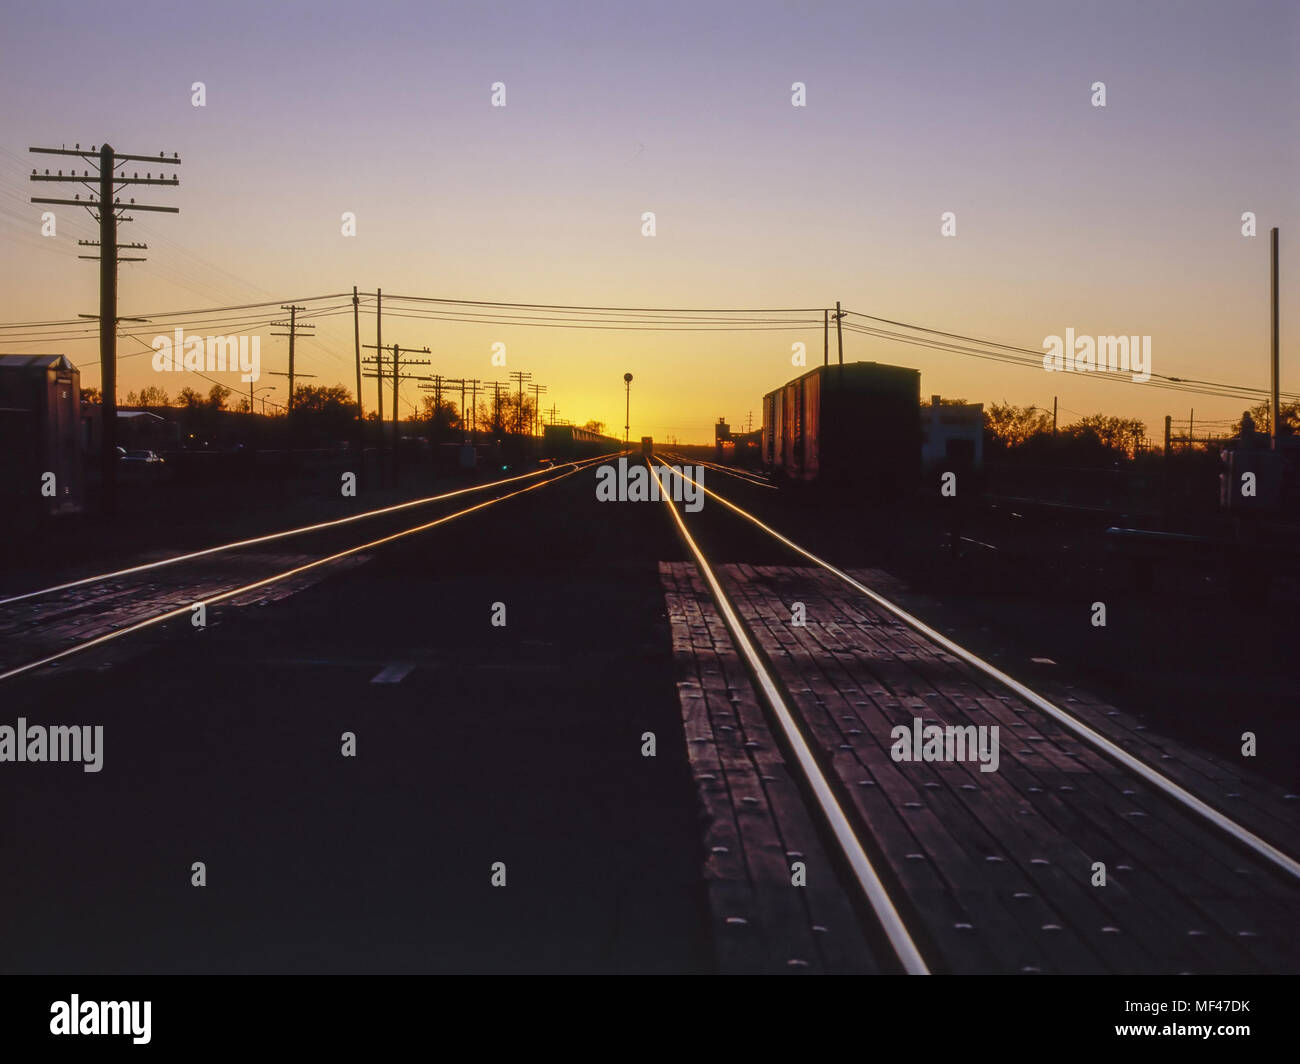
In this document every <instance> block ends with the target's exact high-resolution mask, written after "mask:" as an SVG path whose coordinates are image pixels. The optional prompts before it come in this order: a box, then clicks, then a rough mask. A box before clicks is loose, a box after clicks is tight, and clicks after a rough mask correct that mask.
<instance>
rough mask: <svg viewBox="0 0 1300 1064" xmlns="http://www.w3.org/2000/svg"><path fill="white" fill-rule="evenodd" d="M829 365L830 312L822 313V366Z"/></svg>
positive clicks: (824, 311)
mask: <svg viewBox="0 0 1300 1064" xmlns="http://www.w3.org/2000/svg"><path fill="white" fill-rule="evenodd" d="M830 364H831V312H830V311H829V310H823V311H822V365H823V366H829V365H830Z"/></svg>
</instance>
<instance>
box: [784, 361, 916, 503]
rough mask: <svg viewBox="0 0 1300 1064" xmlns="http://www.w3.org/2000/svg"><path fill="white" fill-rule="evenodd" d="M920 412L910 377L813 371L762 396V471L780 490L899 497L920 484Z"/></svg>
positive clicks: (879, 366) (873, 366)
mask: <svg viewBox="0 0 1300 1064" xmlns="http://www.w3.org/2000/svg"><path fill="white" fill-rule="evenodd" d="M920 407H921V374H920V373H919V372H918V371H917V370H914V369H905V368H904V367H902V366H887V365H884V364H883V363H879V362H851V363H849V364H848V365H844V366H818V367H817V368H816V369H813V370H810V371H809V372H807V373H805V374H804V375H803V376H801V377H796V378H795V379H794V380H792V381H790V382H788V383H787V384H785V385H783V386H782V387H780V388H777V389H776V390H775V391H772V392H768V394H767V395H765V396H763V437H762V454H763V463H764V465H766V466H767V468H768V469H770V470H771V471H772V474H773V476H774V478H776V479H777V480H778V481H781V482H785V483H803V484H816V485H818V486H819V487H824V488H827V489H830V490H833V491H835V492H837V493H844V494H848V495H853V496H856V497H866V498H871V499H890V498H898V497H901V496H902V495H904V494H906V493H907V492H908V491H909V490H911V489H912V488H913V487H914V486H915V485H916V484H917V482H918V480H919V477H920V470H921V420H920Z"/></svg>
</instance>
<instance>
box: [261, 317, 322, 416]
mask: <svg viewBox="0 0 1300 1064" xmlns="http://www.w3.org/2000/svg"><path fill="white" fill-rule="evenodd" d="M280 309H281V310H287V311H288V312H289V320H288V321H273V322H271V326H272V328H288V330H289V331H288V332H287V333H271V335H272V336H287V337H289V372H288V373H286V374H283V376H286V377H288V378H289V401H288V404H287V411H288V416H289V417H290V418H292V417H293V378H294V372H293V341H294V339H295V338H296V337H297V333H298V330H299V329H314V328H316V326H315V325H309V324H303V325H299V324H298V311H300V310H306V309H307V308H306V307H296V306H294V305H292V304H290V305H289V306H285V305H284V304H281V305H280ZM277 376H280V374H277ZM302 376H304V377H309V376H315V374H310V373H304V374H302Z"/></svg>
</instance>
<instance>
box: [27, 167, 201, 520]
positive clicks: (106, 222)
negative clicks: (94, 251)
mask: <svg viewBox="0 0 1300 1064" xmlns="http://www.w3.org/2000/svg"><path fill="white" fill-rule="evenodd" d="M27 150H28V151H30V152H34V153H35V154H37V155H71V156H75V157H77V158H80V159H83V160H93V159H97V160H98V167H99V170H98V173H97V174H91V173H90V171H89V170H83V171H82V172H81V173H80V174H78V173H77V172H76V171H75V170H71V171H69V172H68V174H67V175H65V174H64V173H63V171H62V170H59V171H58V172H57V173H55V174H51V173H50V172H49V170H46V171H45V173H43V174H38V173H37V172H36V171H35V170H33V171H32V174H31V179H32V180H33V181H55V182H75V183H77V184H79V185H85V186H89V185H90V182H91V181H93V180H94V179H95V178H96V177H98V179H99V197H98V199H96V198H95V197H94V195H93V194H92V195H91V196H90V197H88V198H87V199H84V200H83V199H80V198H78V199H49V198H46V197H42V196H33V197H32V202H33V203H52V204H59V205H62V206H67V207H85V208H86V209H87V210H88V211H89V212H90V215H91V217H92V218H94V219H95V220H96V221H97V222H99V245H98V246H99V375H100V380H99V390H100V407H99V412H100V421H101V425H100V462H101V466H100V468H101V471H102V478H103V488H102V492H103V498H102V506H103V510H104V512H105V513H107V514H112V513H114V512H115V511H116V509H117V323H118V321H119V320H120V319H119V318H118V316H117V264H118V263H119V262H121V261H123V260H122V259H121V258H119V257H118V242H117V223H118V222H119V221H125V222H129V221H133V220H134V219H132V218H129V217H126V216H125V214H124V213H123V212H125V211H159V212H161V213H165V214H179V213H180V208H179V207H156V206H152V205H149V204H144V203H136V202H135V201H134V200H131V201H129V202H127V203H123V202H122V201H121V199H120V197H118V196H117V193H118V192H120V191H121V190H122V189H123V188H126V187H127V186H128V185H179V184H180V178H177V177H170V178H168V177H163V176H162V173H161V172H159V174H158V176H157V177H154V176H153V174H152V172H150V173H146V174H145V176H144V177H141V176H140V174H139V173H138V172H134V173H132V175H131V176H130V177H127V176H126V174H120V175H119V174H118V173H117V168H118V167H119V166H120V165H122V164H123V163H127V162H143V163H157V164H159V165H160V166H179V165H180V162H181V161H180V158H179V157H178V156H177V155H176V154H175V153H173V154H172V157H171V158H170V159H168V158H166V157H165V156H164V155H163V154H162V153H161V152H160V153H159V154H158V155H157V157H154V156H152V155H119V154H118V153H117V152H115V151H114V150H113V147H112V145H110V144H102V145H100V147H99V148H96V147H95V146H94V145H91V148H90V151H82V150H81V145H80V144H77V145H74V146H73V147H72V148H66V147H64V148H28V149H27ZM81 243H83V244H86V243H87V242H86V241H81ZM89 246H94V245H93V243H92V244H90V245H89ZM126 246H127V247H130V248H144V247H145V245H144V244H128V245H126ZM82 257H83V258H93V257H94V256H82ZM126 261H131V262H140V261H143V260H142V259H139V258H132V259H129V260H126Z"/></svg>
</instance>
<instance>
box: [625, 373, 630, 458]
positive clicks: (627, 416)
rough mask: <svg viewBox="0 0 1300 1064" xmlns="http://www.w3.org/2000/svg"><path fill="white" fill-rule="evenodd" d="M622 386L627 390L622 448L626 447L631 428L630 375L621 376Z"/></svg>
mask: <svg viewBox="0 0 1300 1064" xmlns="http://www.w3.org/2000/svg"><path fill="white" fill-rule="evenodd" d="M623 384H624V385H625V386H626V388H627V403H626V404H625V406H624V408H623V446H624V447H626V446H627V444H628V439H629V438H630V437H629V432H630V430H631V426H632V374H630V373H624V374H623Z"/></svg>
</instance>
